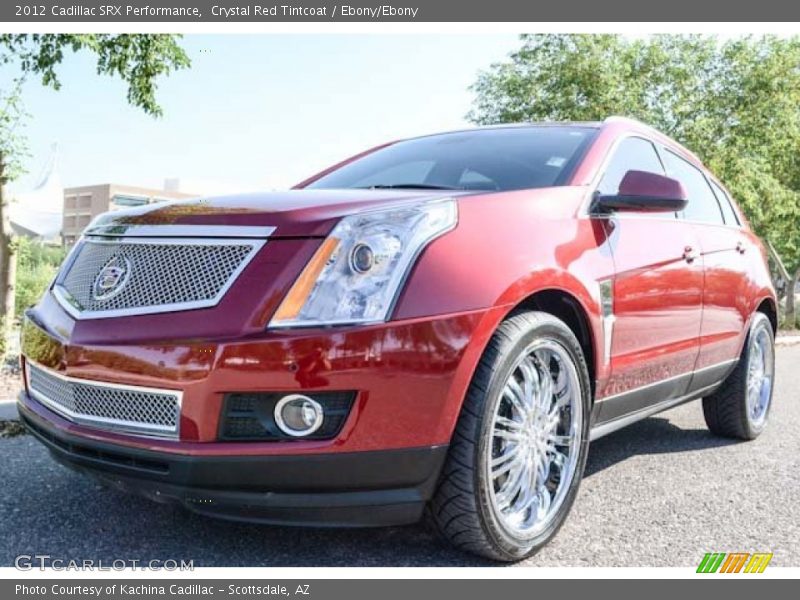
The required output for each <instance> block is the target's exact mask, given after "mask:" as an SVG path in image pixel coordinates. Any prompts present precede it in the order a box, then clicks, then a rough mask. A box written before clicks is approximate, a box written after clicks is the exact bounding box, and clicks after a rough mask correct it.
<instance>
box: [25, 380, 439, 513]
mask: <svg viewBox="0 0 800 600" xmlns="http://www.w3.org/2000/svg"><path fill="white" fill-rule="evenodd" d="M23 394H24V392H23ZM26 401H28V402H29V401H30V400H29V399H27V397H25V398H24V399H23V398H21V399H20V402H19V404H18V406H19V412H20V418H21V420H22V422H23V424H24V425H25V426H26V427H27V428H28V430H29V431H30V432H31V434H32V435H33V436H34V437H36V438H37V439H38V440H39V441H40V442H42V443H43V444H44V445H45V446H47V447H48V448H49V450H50V451H51V453H52V454H53V456H54V457H55V458H56V459H57V460H58V461H59V462H61V463H63V464H65V465H67V466H69V467H71V468H73V469H76V470H79V471H82V472H86V473H89V474H91V475H93V476H94V477H96V478H98V479H100V480H102V481H103V482H105V483H107V484H109V485H111V486H113V487H116V488H120V489H123V490H126V491H130V492H134V493H137V494H140V495H143V496H146V497H148V498H151V499H153V500H156V501H159V502H169V503H178V504H181V505H183V506H185V507H186V508H188V509H190V510H192V511H194V512H198V513H202V514H207V515H211V516H216V517H221V518H226V519H232V520H243V521H256V522H265V523H278V524H294V525H313V526H375V525H400V524H407V523H412V522H415V521H418V520H419V519H420V517H421V516H422V511H423V509H424V506H425V503H426V502H427V501H428V500H429V499H430V497H431V495H432V493H433V490H434V487H435V485H436V480H437V479H438V476H439V472H440V470H441V467H442V465H443V463H444V459H445V456H446V453H447V446H434V447H425V448H409V449H401V450H386V451H376V452H352V453H328V454H306V455H281V456H213V457H197V456H189V455H182V454H173V453H167V452H154V451H150V450H141V449H137V448H130V447H128V446H121V445H118V444H110V443H105V442H98V441H95V440H90V439H87V438H84V437H81V436H76V435H73V434H70V433H67V432H65V431H63V430H62V429H61V428H59V427H58V426H57V425H55V424H54V423H52V422H50V421H49V420H48V419H45V418H43V417H41V416H39V415H38V414H36V413H35V412H34V411H32V410H30V409H28V408H27V407H26V406H25V402H26ZM244 444H246V443H243V445H244Z"/></svg>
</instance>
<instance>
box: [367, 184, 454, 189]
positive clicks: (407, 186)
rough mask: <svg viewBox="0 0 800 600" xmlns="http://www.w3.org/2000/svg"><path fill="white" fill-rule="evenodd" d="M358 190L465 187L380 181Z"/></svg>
mask: <svg viewBox="0 0 800 600" xmlns="http://www.w3.org/2000/svg"><path fill="white" fill-rule="evenodd" d="M356 189H358V190H399V189H407V190H462V189H464V188H459V187H453V186H450V185H432V184H428V183H379V184H376V185H366V186H363V187H357V188H356Z"/></svg>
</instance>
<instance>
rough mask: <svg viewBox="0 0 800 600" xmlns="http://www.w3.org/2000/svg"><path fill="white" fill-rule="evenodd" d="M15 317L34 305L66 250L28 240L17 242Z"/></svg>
mask: <svg viewBox="0 0 800 600" xmlns="http://www.w3.org/2000/svg"><path fill="white" fill-rule="evenodd" d="M17 244H18V245H17V294H16V316H17V317H19V316H20V315H21V314H22V313H23V311H24V310H25V309H26V308H28V307H29V306H31V305H32V304H36V302H37V301H38V300H39V298H40V297H41V296H42V294H43V293H44V292H45V290H46V289H47V286H48V284H49V283H50V282H51V281H52V280H53V277H55V275H56V271H57V270H58V266H59V265H60V264H61V261H63V260H64V256H65V255H66V250H64V249H63V248H61V247H57V246H45V245H44V244H40V243H38V242H35V241H32V240H29V239H28V238H20V239H19V240H18V241H17Z"/></svg>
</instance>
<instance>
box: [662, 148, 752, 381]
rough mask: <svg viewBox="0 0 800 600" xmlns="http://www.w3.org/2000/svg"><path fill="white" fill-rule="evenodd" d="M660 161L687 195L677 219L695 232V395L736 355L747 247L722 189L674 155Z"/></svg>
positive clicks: (743, 315)
mask: <svg viewBox="0 0 800 600" xmlns="http://www.w3.org/2000/svg"><path fill="white" fill-rule="evenodd" d="M663 157H664V162H665V164H666V167H667V172H668V174H669V175H670V176H672V177H675V178H676V179H679V180H680V181H681V182H682V183H683V184H684V187H685V188H686V190H687V192H688V193H689V203H688V204H687V206H686V209H685V210H684V211H683V213H682V215H681V218H682V219H684V220H685V221H686V222H687V224H691V227H692V228H693V229H694V230H695V231H696V232H697V236H698V238H699V240H700V248H701V252H702V255H703V268H704V287H703V319H702V324H701V327H700V353H699V355H698V358H697V364H696V365H695V371H696V373H695V376H694V378H693V379H692V383H691V386H690V391H691V392H696V391H699V390H702V389H704V388H707V387H708V386H710V385H713V384H715V383H718V382H719V381H721V380H722V379H724V378H725V376H726V375H727V374H728V372H730V370H731V368H732V367H733V364H734V362H735V361H736V359H737V357H738V356H739V352H740V349H741V345H742V343H743V341H744V334H745V323H746V322H747V318H748V311H749V307H748V306H747V299H748V298H749V297H750V294H749V291H748V285H749V283H748V280H747V276H746V257H745V256H744V254H745V253H746V251H747V248H748V244H747V242H746V239H745V236H744V235H743V234H742V231H741V228H740V226H739V221H738V217H737V216H736V213H735V212H734V211H733V209H732V207H731V205H730V201H729V200H728V198H727V195H726V194H725V193H724V191H723V190H722V188H720V187H719V186H716V189H714V186H715V185H716V184H713V185H712V183H711V182H710V181H709V180H708V178H707V177H706V176H705V174H704V173H703V172H702V171H701V170H700V169H699V168H697V167H696V166H694V165H692V164H690V163H689V162H687V161H686V160H684V159H683V158H681V157H680V156H678V155H676V154H674V153H673V152H671V151H669V150H665V151H664V153H663Z"/></svg>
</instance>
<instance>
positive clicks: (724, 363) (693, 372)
mask: <svg viewBox="0 0 800 600" xmlns="http://www.w3.org/2000/svg"><path fill="white" fill-rule="evenodd" d="M737 362H739V359H738V358H732V359H730V360H724V361H722V362H719V363H716V364H713V365H708V366H707V367H703V368H702V369H693V370H691V371H687V372H685V373H681V374H680V375H672V376H670V377H667V378H665V379H659V380H658V381H654V382H652V383H648V384H645V385H640V386H638V387H635V388H631V389H629V390H625V391H624V392H620V393H618V394H612V395H611V396H603V397H602V398H597V400H596V401H597V402H605V401H606V400H613V399H615V398H622V397H624V396H627V395H628V394H633V393H635V392H639V391H641V390H646V389H647V388H651V387H655V386H657V385H661V384H662V383H666V382H668V381H672V380H674V379H680V378H681V377H686V376H689V375H697V374H698V373H702V372H703V371H710V370H711V369H719V368H720V367H727V366H730V365H732V364H734V363H737ZM715 385H716V384H715Z"/></svg>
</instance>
